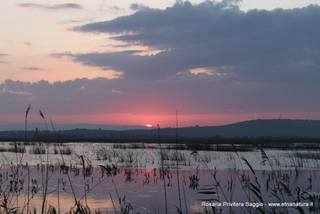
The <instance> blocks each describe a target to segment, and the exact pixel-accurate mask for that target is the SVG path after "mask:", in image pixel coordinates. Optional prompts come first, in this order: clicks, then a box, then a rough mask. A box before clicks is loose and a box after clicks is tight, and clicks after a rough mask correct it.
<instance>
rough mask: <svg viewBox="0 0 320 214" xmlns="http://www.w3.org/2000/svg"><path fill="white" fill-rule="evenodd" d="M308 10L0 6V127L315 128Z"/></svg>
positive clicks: (22, 2)
mask: <svg viewBox="0 0 320 214" xmlns="http://www.w3.org/2000/svg"><path fill="white" fill-rule="evenodd" d="M319 5H320V0H304V1H301V0H281V1H280V0H268V1H266V0H243V1H237V0H234V1H233V0H225V1H201V0H194V1H189V2H188V1H174V0H148V1H147V0H136V1H129V0H77V1H76V0H47V1H44V0H10V1H7V0H6V1H0V7H1V9H2V10H1V20H0V26H1V28H0V124H1V123H2V124H5V123H23V117H24V111H25V109H26V107H27V106H28V105H29V104H31V105H32V113H33V114H34V115H32V118H33V120H35V121H37V120H39V117H38V116H37V115H36V113H37V110H38V109H41V110H42V111H43V112H45V114H46V115H48V117H50V118H52V119H53V120H54V121H55V122H56V123H75V124H76V123H92V124H128V125H146V124H152V125H155V124H158V123H159V124H161V125H162V126H172V125H173V124H174V123H175V121H174V120H175V119H174V118H175V111H176V109H178V110H179V120H180V123H181V125H183V126H189V125H217V124H225V123H231V122H236V121H241V120H250V119H257V118H279V117H280V118H302V119H320V95H319V93H320V84H319V82H320V41H319V38H320V28H319V25H320V6H319Z"/></svg>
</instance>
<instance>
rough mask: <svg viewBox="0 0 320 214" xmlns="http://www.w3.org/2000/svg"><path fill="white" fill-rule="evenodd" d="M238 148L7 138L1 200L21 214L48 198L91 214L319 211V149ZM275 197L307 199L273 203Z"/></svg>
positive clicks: (53, 204)
mask: <svg viewBox="0 0 320 214" xmlns="http://www.w3.org/2000/svg"><path fill="white" fill-rule="evenodd" d="M236 148H237V147H236V146H235V147H233V149H232V150H228V149H224V150H221V149H220V150H219V149H217V148H216V147H214V146H212V148H211V147H210V148H208V147H207V148H206V150H196V149H190V148H189V147H184V146H181V145H172V144H170V145H169V144H162V145H159V144H144V143H135V144H131V143H128V144H123V143H122V144H119V143H90V142H88V143H64V144H53V143H51V144H48V143H47V144H46V143H28V144H23V143H13V142H4V143H1V145H0V150H1V153H0V161H1V169H0V172H1V174H0V183H1V186H0V187H1V200H2V201H3V200H4V199H5V198H6V200H7V201H8V203H7V204H9V205H10V206H11V207H14V208H15V209H17V210H19V212H20V213H23V212H26V210H27V209H28V210H34V209H35V210H37V211H39V210H41V208H42V204H43V198H44V196H45V198H46V200H45V211H49V210H50V209H51V208H54V209H55V210H57V212H59V211H60V212H61V213H66V212H70V211H71V212H72V211H74V210H76V209H77V206H78V205H79V204H81V206H83V207H86V208H88V209H90V211H91V212H92V213H94V212H96V213H230V212H235V213H250V212H253V213H255V212H260V211H261V210H262V211H264V212H266V213H268V212H275V213H277V212H279V213H281V212H283V210H286V211H288V210H289V213H295V212H296V213H299V212H301V209H303V210H304V211H305V212H318V211H319V210H318V203H319V194H318V193H319V191H320V184H319V182H318V179H319V175H320V154H319V151H318V150H315V149H307V148H306V149H303V150H296V149H281V150H280V149H261V148H260V149H258V148H250V149H249V148H246V149H244V148H242V147H241V149H239V150H237V149H236ZM45 186H47V189H46V188H45ZM204 202H210V203H211V204H210V206H204V204H203V203H204ZM214 202H221V203H223V202H229V203H231V202H235V203H238V202H239V203H240V202H243V203H245V202H250V204H247V205H246V206H232V205H230V204H229V205H227V206H221V207H220V206H218V205H216V206H212V204H213V203H214ZM269 202H276V203H283V202H290V203H291V202H301V203H302V202H306V204H304V205H303V206H302V207H300V206H293V205H292V206H289V207H288V206H286V207H284V206H279V207H277V208H274V207H270V205H269V204H268V203H269ZM77 204H78V205H77ZM256 205H257V206H258V207H252V206H256ZM259 206H261V207H259Z"/></svg>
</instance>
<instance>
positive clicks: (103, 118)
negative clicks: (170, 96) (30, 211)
mask: <svg viewBox="0 0 320 214" xmlns="http://www.w3.org/2000/svg"><path fill="white" fill-rule="evenodd" d="M46 117H47V120H48V122H49V121H50V120H52V121H53V123H55V124H74V125H76V124H101V125H104V124H105V125H132V126H145V127H148V128H152V127H156V126H157V124H159V125H160V127H175V114H158V115H156V114H154V115H151V114H131V113H114V114H90V115H89V114H88V115H85V114H83V115H46ZM0 118H1V120H0V123H8V122H10V123H23V122H24V114H10V115H9V114H6V115H1V114H0ZM310 118H312V119H320V112H313V113H303V112H297V113H259V114H258V113H256V114H249V113H248V114H180V115H179V127H185V126H210V125H226V124H230V123H236V122H241V121H246V120H255V119H310ZM29 122H30V123H33V122H42V120H41V118H40V116H39V115H37V114H30V115H29Z"/></svg>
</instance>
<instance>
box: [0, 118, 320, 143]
mask: <svg viewBox="0 0 320 214" xmlns="http://www.w3.org/2000/svg"><path fill="white" fill-rule="evenodd" d="M177 131H178V138H179V139H218V138H291V139H293V138H312V139H313V138H319V139H320V121H318V120H288V119H286V120H284V119H273V120H251V121H244V122H239V123H234V124H230V125H224V126H206V127H183V128H179V129H178V130H177ZM157 135H158V131H157V130H156V129H133V130H122V131H119V130H118V131H117V130H105V129H72V130H64V131H56V132H52V131H50V132H48V131H39V132H35V131H29V132H28V133H27V137H28V139H29V140H46V141H148V140H156V139H157ZM159 135H160V138H161V139H169V140H170V139H171V140H173V139H175V136H176V129H175V128H164V129H161V130H160V131H159ZM0 140H1V141H5V140H8V141H9V140H10V141H12V140H17V141H18V140H24V131H2V132H0Z"/></svg>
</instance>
